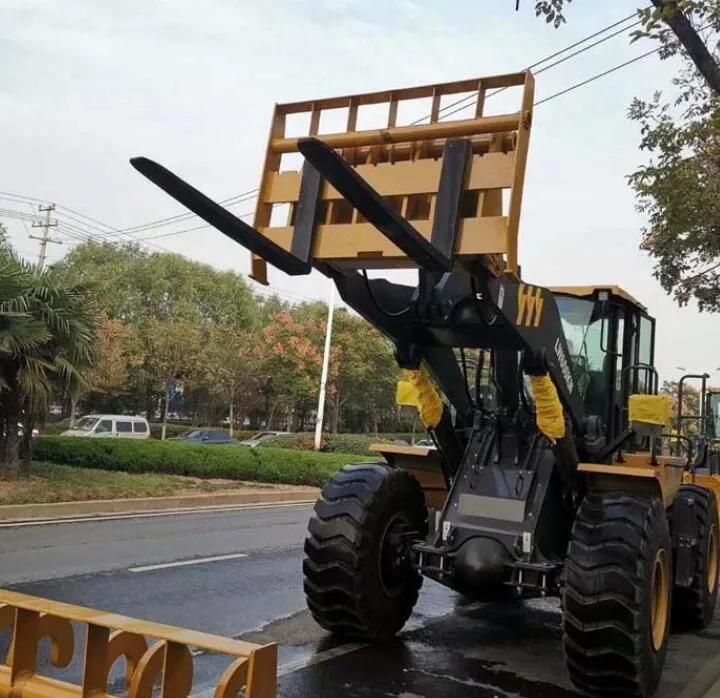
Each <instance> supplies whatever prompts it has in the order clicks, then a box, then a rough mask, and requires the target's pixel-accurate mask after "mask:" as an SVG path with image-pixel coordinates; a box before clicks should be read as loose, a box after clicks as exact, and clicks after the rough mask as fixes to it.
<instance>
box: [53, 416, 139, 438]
mask: <svg viewBox="0 0 720 698" xmlns="http://www.w3.org/2000/svg"><path fill="white" fill-rule="evenodd" d="M61 436H83V437H85V438H92V439H107V438H112V437H118V438H121V439H149V438H150V425H149V424H148V421H147V419H145V417H130V416H127V415H122V414H88V415H86V416H85V417H81V418H80V419H78V420H77V422H75V426H74V427H73V428H72V429H68V430H67V431H64V432H63V433H62V434H61Z"/></svg>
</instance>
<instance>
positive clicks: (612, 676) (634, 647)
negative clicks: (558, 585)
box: [563, 493, 672, 698]
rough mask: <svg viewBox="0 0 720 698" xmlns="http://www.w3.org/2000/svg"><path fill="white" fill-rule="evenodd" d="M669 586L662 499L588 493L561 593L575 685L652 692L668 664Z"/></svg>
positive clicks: (643, 696)
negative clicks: (666, 661) (666, 656)
mask: <svg viewBox="0 0 720 698" xmlns="http://www.w3.org/2000/svg"><path fill="white" fill-rule="evenodd" d="M671 591H672V548H671V541H670V530H669V526H668V521H667V516H666V512H665V510H664V507H663V504H662V502H661V501H660V500H659V499H657V498H643V497H636V496H630V495H627V494H622V493H603V494H597V493H591V494H589V495H588V496H587V497H586V498H585V500H584V501H583V503H582V505H581V507H580V510H579V512H578V515H577V518H576V520H575V525H574V526H573V531H572V537H571V541H570V546H569V550H568V558H567V563H566V583H565V589H564V592H563V610H564V619H563V630H564V636H563V644H564V648H565V655H566V659H567V666H568V670H569V673H570V677H571V679H572V680H573V683H575V684H576V685H577V686H578V687H579V688H581V689H582V690H584V691H587V692H588V693H590V694H595V695H616V696H636V697H638V698H647V697H648V696H651V695H652V694H653V692H654V691H655V688H656V686H657V684H658V681H659V680H660V674H661V673H662V668H663V664H664V662H665V652H666V649H667V638H668V632H669V628H670V607H671V598H672V595H671Z"/></svg>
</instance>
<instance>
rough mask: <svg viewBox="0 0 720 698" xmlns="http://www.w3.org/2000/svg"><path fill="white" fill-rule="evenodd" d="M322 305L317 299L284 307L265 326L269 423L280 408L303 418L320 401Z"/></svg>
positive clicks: (322, 339)
mask: <svg viewBox="0 0 720 698" xmlns="http://www.w3.org/2000/svg"><path fill="white" fill-rule="evenodd" d="M323 307H324V306H323V305H322V304H320V303H318V304H313V305H310V306H300V308H297V309H294V310H293V311H290V310H284V311H281V312H279V313H276V314H275V315H273V316H272V318H271V319H270V321H269V322H268V324H267V325H266V326H265V327H264V328H263V330H262V340H263V345H264V346H263V357H264V358H263V369H262V372H263V384H264V385H263V392H264V394H265V397H266V400H267V410H266V412H267V421H268V427H269V426H270V425H272V424H274V423H275V420H276V419H277V417H278V413H279V412H283V413H285V415H286V416H287V417H288V420H289V421H292V420H293V418H295V419H298V418H299V419H300V421H301V422H302V421H304V419H303V418H304V417H305V416H306V415H307V413H308V412H309V411H310V410H312V409H314V407H315V404H316V403H317V396H318V391H319V389H320V371H321V368H322V352H323V341H324V338H325V320H324V319H321V318H320V317H319V315H320V314H321V313H319V312H318V310H319V309H321V308H323ZM331 365H332V360H331Z"/></svg>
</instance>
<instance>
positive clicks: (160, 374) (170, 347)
mask: <svg viewBox="0 0 720 698" xmlns="http://www.w3.org/2000/svg"><path fill="white" fill-rule="evenodd" d="M143 330H144V331H143V341H144V344H145V349H144V350H145V369H146V371H147V375H148V377H149V379H150V382H151V385H152V386H153V388H155V390H157V391H160V395H161V396H162V436H161V438H162V439H165V434H166V428H167V419H168V411H169V408H170V399H171V390H172V388H173V385H176V384H177V382H178V381H180V380H182V381H183V383H184V382H185V381H188V380H192V379H194V378H195V376H197V375H198V374H199V372H200V352H201V346H202V344H201V338H200V329H199V327H198V326H197V325H195V324H192V323H188V322H164V321H162V320H150V321H148V322H147V323H146V324H145V325H144V328H143Z"/></svg>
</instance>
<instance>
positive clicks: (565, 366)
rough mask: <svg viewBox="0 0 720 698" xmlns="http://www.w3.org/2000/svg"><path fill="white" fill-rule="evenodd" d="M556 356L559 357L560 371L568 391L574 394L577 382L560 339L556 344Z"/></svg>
mask: <svg viewBox="0 0 720 698" xmlns="http://www.w3.org/2000/svg"><path fill="white" fill-rule="evenodd" d="M555 356H557V359H558V363H559V364H560V370H561V371H562V374H563V378H564V379H565V384H566V385H567V387H568V390H569V391H570V392H572V391H573V390H574V389H575V381H574V380H573V375H572V371H571V370H570V363H569V362H568V358H567V354H565V349H564V348H563V345H562V340H561V339H560V337H558V338H557V341H556V342H555Z"/></svg>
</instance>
